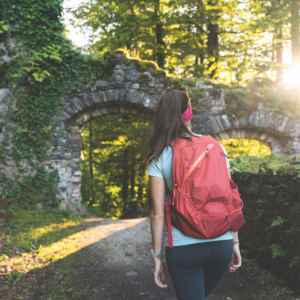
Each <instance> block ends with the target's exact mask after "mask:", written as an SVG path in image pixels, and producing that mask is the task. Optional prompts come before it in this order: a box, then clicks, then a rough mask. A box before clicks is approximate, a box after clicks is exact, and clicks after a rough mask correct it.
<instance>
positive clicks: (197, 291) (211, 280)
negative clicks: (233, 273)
mask: <svg viewBox="0 0 300 300" xmlns="http://www.w3.org/2000/svg"><path fill="white" fill-rule="evenodd" d="M232 251H233V241H232V240H225V241H217V242H205V243H198V244H192V245H187V246H177V247H174V248H169V247H166V259H167V265H168V269H169V272H170V275H171V278H172V281H173V284H174V286H175V290H176V293H177V297H178V300H205V299H206V297H207V296H208V295H209V294H210V293H211V291H212V290H213V289H214V288H215V287H216V285H217V284H218V282H219V281H220V280H221V278H222V276H223V275H224V274H225V272H226V271H227V269H228V266H229V264H230V262H231V258H232Z"/></svg>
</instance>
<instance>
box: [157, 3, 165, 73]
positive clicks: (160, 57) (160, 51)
mask: <svg viewBox="0 0 300 300" xmlns="http://www.w3.org/2000/svg"><path fill="white" fill-rule="evenodd" d="M154 5H155V8H154V13H155V38H156V44H157V45H156V54H155V56H156V61H157V64H158V66H159V67H160V68H164V65H165V52H164V47H165V42H164V41H163V24H162V22H161V20H160V15H159V13H160V8H159V5H160V0H154Z"/></svg>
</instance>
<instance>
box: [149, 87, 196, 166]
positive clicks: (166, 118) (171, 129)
mask: <svg viewBox="0 0 300 300" xmlns="http://www.w3.org/2000/svg"><path fill="white" fill-rule="evenodd" d="M188 102H189V97H188V96H187V94H186V93H184V92H181V91H179V90H172V89H170V88H167V89H165V90H164V91H163V93H162V95H161V96H160V98H159V100H158V103H157V105H156V108H155V112H154V119H153V123H152V128H151V132H150V138H149V146H148V147H149V152H148V156H147V161H148V162H151V161H152V160H153V159H155V158H158V157H159V155H161V154H162V152H163V150H164V148H166V147H167V146H169V144H170V142H171V141H173V140H174V139H178V138H187V136H191V135H192V133H191V131H190V130H189V129H188V128H187V127H186V124H185V122H184V121H183V119H182V117H181V114H182V113H184V112H185V111H186V109H187V107H188Z"/></svg>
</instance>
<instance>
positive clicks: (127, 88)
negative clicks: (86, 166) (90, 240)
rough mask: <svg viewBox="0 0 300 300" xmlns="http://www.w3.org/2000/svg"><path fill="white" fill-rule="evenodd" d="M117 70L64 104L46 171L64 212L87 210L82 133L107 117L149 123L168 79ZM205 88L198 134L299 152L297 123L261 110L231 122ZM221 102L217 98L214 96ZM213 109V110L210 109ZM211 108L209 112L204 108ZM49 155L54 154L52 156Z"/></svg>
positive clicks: (219, 101)
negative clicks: (54, 172)
mask: <svg viewBox="0 0 300 300" xmlns="http://www.w3.org/2000/svg"><path fill="white" fill-rule="evenodd" d="M123 59H124V58H120V60H119V64H118V65H116V66H115V68H114V70H113V76H112V77H107V78H105V80H103V79H102V80H97V81H96V83H95V87H94V89H89V90H86V91H85V93H84V94H83V95H81V96H79V95H75V96H73V97H71V98H69V99H66V102H65V103H66V104H65V105H64V107H63V108H62V112H61V114H60V116H59V119H58V120H57V122H56V124H57V126H56V127H55V128H54V130H53V133H52V134H53V139H52V148H51V149H49V159H48V162H47V163H48V165H52V166H53V167H55V168H56V169H58V172H59V177H60V182H59V185H58V188H59V191H60V192H59V195H58V196H59V197H60V198H61V199H62V204H61V206H62V208H63V209H70V210H72V211H73V212H80V211H82V210H83V208H82V205H81V173H80V161H81V160H80V151H81V134H80V128H81V127H82V126H83V125H84V124H85V123H87V122H89V121H91V120H93V119H96V118H99V117H101V116H104V115H109V114H124V115H134V116H137V117H141V118H144V119H151V117H152V115H153V109H154V107H155V105H156V102H157V100H158V98H159V95H160V93H161V92H162V90H163V89H164V87H165V85H164V81H165V76H164V75H160V76H155V75H154V74H157V73H155V72H152V70H153V69H154V68H153V65H152V66H151V65H150V66H149V67H148V69H147V70H146V71H143V72H142V71H138V70H137V67H136V66H135V64H134V62H132V63H131V64H130V65H127V64H125V63H123V61H122V60H123ZM200 88H204V98H203V99H200V100H199V107H198V108H200V109H201V113H198V114H196V115H194V124H195V131H196V132H198V133H201V134H208V135H212V136H213V137H215V138H216V139H217V140H221V139H228V138H251V139H257V140H261V141H264V142H266V143H268V144H269V145H270V147H271V149H272V150H273V151H274V152H275V153H285V154H288V155H290V154H293V153H294V152H295V150H296V151H299V150H300V143H299V138H298V137H299V136H300V123H299V120H298V119H296V117H294V116H292V115H290V116H281V115H280V113H278V112H276V113H274V112H273V111H270V110H268V109H265V108H263V107H262V106H260V109H259V110H258V111H254V112H253V113H251V114H250V115H246V116H244V117H242V118H239V119H238V118H234V119H232V118H230V117H229V116H228V115H226V114H225V113H224V111H225V108H226V103H225V101H224V92H223V91H222V92H221V93H213V92H212V90H211V89H210V87H207V88H206V87H205V86H204V87H203V86H201V87H200ZM216 94H217V95H219V96H215V95H216ZM208 103H209V105H208ZM205 107H209V108H205ZM50 153H51V154H50Z"/></svg>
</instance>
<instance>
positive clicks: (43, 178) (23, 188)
mask: <svg viewBox="0 0 300 300" xmlns="http://www.w3.org/2000/svg"><path fill="white" fill-rule="evenodd" d="M0 182H3V183H4V188H3V191H2V192H1V194H0V197H1V198H2V199H3V200H5V201H6V205H8V206H10V205H15V206H17V207H22V208H24V207H28V206H33V205H34V204H37V203H40V204H42V205H44V206H48V207H53V208H56V207H58V205H59V203H60V199H58V198H57V197H56V192H57V189H56V188H55V186H57V184H58V182H59V176H58V171H57V170H53V171H49V172H48V171H47V170H46V168H45V166H43V165H42V166H39V167H37V169H36V173H35V175H34V176H25V177H24V178H23V180H22V181H21V182H20V183H19V184H18V185H16V184H15V182H14V181H13V180H9V179H7V178H4V177H2V178H0Z"/></svg>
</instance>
